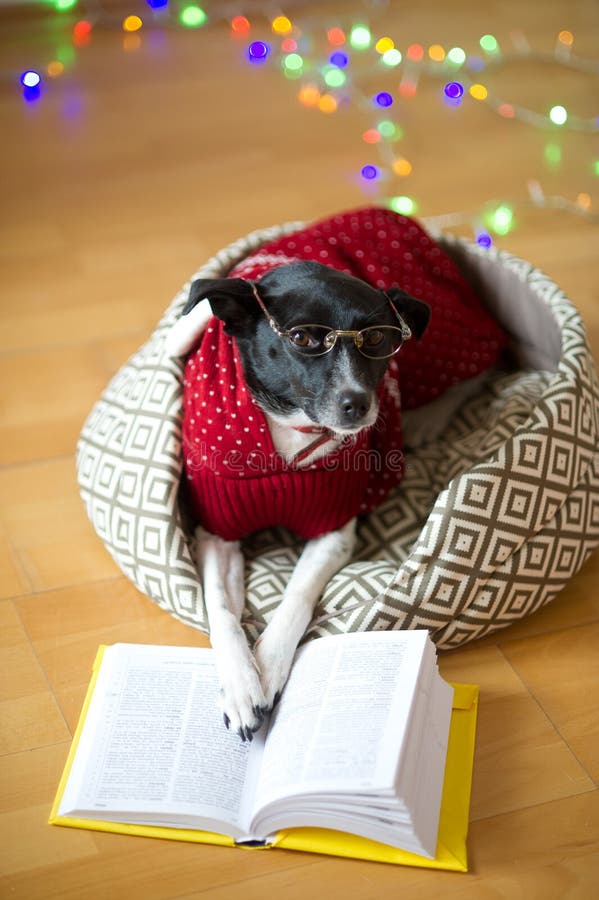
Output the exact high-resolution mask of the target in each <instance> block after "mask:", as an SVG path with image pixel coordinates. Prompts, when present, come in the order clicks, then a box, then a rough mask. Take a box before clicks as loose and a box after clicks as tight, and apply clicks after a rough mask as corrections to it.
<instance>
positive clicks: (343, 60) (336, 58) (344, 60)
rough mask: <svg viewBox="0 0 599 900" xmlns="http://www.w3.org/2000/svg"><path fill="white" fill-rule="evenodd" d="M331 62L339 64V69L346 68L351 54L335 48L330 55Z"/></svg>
mask: <svg viewBox="0 0 599 900" xmlns="http://www.w3.org/2000/svg"><path fill="white" fill-rule="evenodd" d="M329 62H330V64H331V65H332V66H337V68H338V69H345V68H346V67H347V66H348V65H349V56H348V55H347V53H343V51H342V50H335V52H334V53H331V55H330V56H329Z"/></svg>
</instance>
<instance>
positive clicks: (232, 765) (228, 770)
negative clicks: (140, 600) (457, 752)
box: [50, 631, 475, 868]
mask: <svg viewBox="0 0 599 900" xmlns="http://www.w3.org/2000/svg"><path fill="white" fill-rule="evenodd" d="M458 687H461V688H464V686H458ZM462 693H463V691H462ZM452 696H453V689H452V688H451V687H450V686H449V685H448V684H447V683H446V682H445V681H443V679H442V678H441V677H440V675H439V673H438V670H437V665H436V655H435V648H434V645H433V643H432V642H431V640H430V638H429V636H428V632H427V631H407V632H396V631H389V632H374V633H369V632H363V633H359V634H347V635H339V636H332V637H324V638H320V639H319V640H315V641H312V642H310V643H308V644H306V645H305V646H303V647H302V648H300V650H299V651H298V653H297V655H296V659H295V661H294V665H293V668H292V671H291V674H290V676H289V680H288V682H287V684H286V686H285V689H284V691H283V694H282V696H281V699H280V701H279V703H278V705H277V707H276V708H275V710H274V712H273V713H272V714H271V715H270V717H269V719H268V720H267V721H266V722H265V724H264V725H263V727H262V729H261V730H260V731H259V732H258V733H257V734H256V735H255V736H254V740H253V741H252V742H251V743H243V742H242V741H241V740H240V739H239V737H238V735H237V734H233V733H230V732H228V731H227V730H226V729H225V727H224V725H223V721H222V716H221V714H220V712H219V710H218V704H217V697H218V682H217V676H216V669H215V665H214V660H213V653H212V651H211V650H207V649H199V648H191V647H163V646H146V645H142V644H115V645H113V646H111V647H106V648H101V653H100V654H99V658H98V660H97V665H96V671H95V675H94V679H93V681H92V685H91V686H90V691H89V692H88V698H87V700H86V705H85V707H84V710H83V713H82V720H81V722H80V725H79V728H78V732H77V734H76V739H75V741H74V742H73V747H72V750H71V755H70V757H69V760H68V762H67V767H66V769H65V773H64V775H63V780H62V782H61V785H60V788H59V792H58V796H57V798H56V802H55V805H54V809H53V811H52V816H51V819H50V821H51V822H52V823H53V824H64V825H74V826H76V827H92V828H93V827H100V828H101V827H105V828H106V830H116V831H127V832H129V833H131V832H132V831H133V833H141V834H152V833H156V834H157V835H158V836H160V837H171V838H175V839H176V838H179V837H180V838H182V839H187V840H193V839H196V840H205V841H214V842H218V843H233V842H237V843H252V844H255V843H265V844H277V845H279V846H294V841H293V836H294V835H295V836H296V837H297V839H298V841H297V844H296V846H297V847H298V849H314V850H316V851H320V852H333V853H335V852H339V851H338V850H336V849H334V847H333V849H331V848H330V847H328V846H327V845H328V843H330V838H331V834H332V835H333V836H334V835H335V834H336V839H337V841H339V840H342V839H343V837H344V835H345V841H346V843H347V846H355V845H356V842H357V844H358V846H359V845H360V841H362V842H363V843H364V844H365V845H366V850H368V849H370V853H368V852H364V853H360V852H352V851H349V852H348V853H347V855H362V856H366V857H367V858H388V856H389V854H388V853H387V855H385V852H383V853H382V855H377V853H376V852H374V851H373V850H372V848H371V846H370V845H372V847H376V846H377V845H384V847H385V848H387V850H389V851H391V849H392V848H401V850H403V851H407V852H408V853H409V854H417V855H418V857H423V858H424V859H428V860H433V859H434V858H435V855H436V851H437V849H438V848H437V844H438V841H437V837H438V830H439V815H440V808H441V798H442V793H443V783H444V772H445V764H446V756H447V747H448V736H449V729H450V719H451V710H452ZM462 705H464V704H462ZM466 705H470V706H473V705H474V706H475V697H474V698H473V695H472V689H471V691H470V695H469V699H468V702H467V704H466ZM469 733H471V734H472V740H471V741H470V744H471V746H470V748H469V757H468V754H466V758H465V759H464V758H463V756H462V758H461V759H460V760H459V761H458V764H459V765H461V766H462V767H463V768H464V770H465V776H464V778H463V779H462V781H463V784H464V785H465V788H464V790H463V791H462V794H465V798H463V799H465V810H466V822H467V810H468V799H469V789H470V774H471V765H472V745H473V731H472V728H470V729H469ZM463 806H464V804H463V803H462V807H463ZM125 826H126V827H125ZM129 826H133V828H131V827H129ZM461 827H462V830H463V837H464V838H465V826H464V823H463V822H462V823H461ZM171 829H172V831H171ZM290 829H291V831H289V830H290ZM322 829H327V830H328V831H327V832H322V831H321V830H322ZM331 830H332V831H331ZM339 832H342V833H344V834H342V835H339ZM190 834H192V835H196V837H195V838H194V837H190ZM290 835H291V841H289V836H290ZM310 835H312V837H314V836H316V837H317V838H318V836H319V835H320V836H321V837H322V838H323V840H324V844H323V845H320V844H319V841H318V840H316V844H314V842H313V841H312V845H311V846H310V844H311V838H310ZM219 836H222V837H223V840H221V839H220V838H219ZM352 836H358V837H357V838H355V837H352ZM285 837H287V841H285V840H284V838H285ZM282 838H283V839H282ZM306 841H307V843H306ZM373 842H376V844H374V843H373ZM333 844H335V839H334V840H333ZM341 852H342V853H343V851H341ZM373 854H374V855H373ZM343 855H345V854H343ZM391 855H393V854H391ZM450 855H451V854H450ZM393 861H402V860H393ZM415 864H418V862H417V861H416V863H415ZM444 867H448V868H451V867H453V868H464V867H465V861H464V866H444Z"/></svg>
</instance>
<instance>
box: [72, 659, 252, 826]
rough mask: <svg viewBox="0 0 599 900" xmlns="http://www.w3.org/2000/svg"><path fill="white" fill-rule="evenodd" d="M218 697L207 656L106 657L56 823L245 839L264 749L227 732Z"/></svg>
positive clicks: (214, 675)
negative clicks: (158, 827) (165, 827)
mask: <svg viewBox="0 0 599 900" xmlns="http://www.w3.org/2000/svg"><path fill="white" fill-rule="evenodd" d="M217 697H218V681H217V675H216V669H215V667H214V664H213V660H212V651H210V650H204V649H198V648H190V647H189V648H188V647H181V648H174V647H158V646H155V647H148V646H143V645H136V644H116V645H114V646H113V647H109V648H107V649H106V651H105V653H104V658H103V661H102V668H101V670H100V674H99V677H98V681H97V683H96V687H95V691H94V695H93V698H92V702H91V705H90V708H89V711H88V715H87V718H86V722H85V726H84V729H83V732H82V735H81V739H80V742H79V746H78V749H77V755H76V757H75V762H74V764H73V767H72V769H71V773H70V776H69V780H68V783H67V787H66V789H65V792H64V795H63V797H62V801H61V804H60V807H59V810H58V813H59V815H63V816H71V817H72V816H77V817H80V818H81V817H86V816H87V817H89V818H94V819H106V820H110V819H115V817H116V818H117V820H121V821H125V820H126V821H128V822H141V823H146V824H157V823H160V824H171V825H180V826H183V827H191V824H192V823H195V827H203V828H204V829H206V828H208V829H209V830H214V831H221V832H223V826H226V827H225V829H224V833H227V834H231V835H232V836H236V833H238V832H240V833H243V834H245V829H244V828H243V827H242V826H241V824H240V817H242V816H243V813H242V806H243V800H244V791H245V788H246V783H247V782H248V781H250V782H251V780H252V779H253V778H255V772H256V769H257V766H258V764H259V756H260V754H261V742H262V741H261V738H260V737H258V736H257V737H256V739H255V740H254V742H253V743H252V744H247V743H243V742H242V741H240V739H239V737H238V735H236V734H231V733H230V732H228V731H227V730H226V729H225V727H224V724H223V721H222V715H221V713H220V711H219V709H218V705H217ZM250 793H251V794H253V791H252V790H250ZM198 817H203V818H204V819H206V822H205V823H204V824H203V825H202V824H198V822H197V819H198ZM218 823H221V824H220V827H216V824H218Z"/></svg>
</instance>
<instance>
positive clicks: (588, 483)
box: [77, 223, 599, 648]
mask: <svg viewBox="0 0 599 900" xmlns="http://www.w3.org/2000/svg"><path fill="white" fill-rule="evenodd" d="M300 227H303V225H302V224H301V223H290V224H288V225H283V226H277V227H275V228H271V229H263V230H260V231H256V232H253V233H252V234H249V235H248V236H246V237H245V238H243V239H241V240H239V241H237V242H235V243H233V244H231V245H230V246H228V247H226V248H224V249H223V250H221V251H220V252H219V253H217V254H216V256H215V257H214V258H213V259H211V260H209V261H208V262H207V263H206V264H205V265H204V266H203V267H202V268H201V269H199V270H198V272H196V273H195V275H194V278H214V277H222V276H224V275H226V274H227V273H228V272H229V271H230V270H231V269H232V268H233V267H234V266H235V265H236V264H237V263H238V262H239V261H240V260H242V259H243V258H244V257H246V256H247V255H249V254H250V253H252V252H253V251H255V250H256V249H257V248H259V247H260V246H262V245H263V244H265V243H267V242H269V241H272V240H273V239H275V238H277V237H280V236H283V235H285V234H290V233H292V232H294V231H296V230H298V229H299V228H300ZM437 239H438V240H439V242H440V244H441V245H442V247H443V248H444V249H445V251H446V252H447V253H449V254H450V255H451V256H452V257H453V259H454V261H455V262H456V263H457V264H458V266H459V267H460V268H461V269H462V271H463V272H464V273H465V274H466V276H467V278H468V279H469V280H470V282H471V283H472V284H473V286H474V288H475V289H476V290H477V291H478V293H479V296H481V297H482V299H483V300H484V302H485V303H486V305H487V307H488V309H489V310H490V311H491V312H492V313H493V315H494V316H495V317H496V318H497V320H498V321H499V322H500V324H501V325H502V326H503V327H504V328H505V329H506V330H507V331H508V332H509V333H510V335H511V336H512V340H513V347H512V349H513V354H514V359H515V361H516V368H515V369H513V370H510V371H507V370H506V371H505V372H500V373H497V374H496V375H494V376H493V379H492V380H491V381H490V382H489V383H488V384H487V385H486V387H485V389H484V390H483V391H482V392H481V394H480V395H478V396H477V397H475V398H474V399H473V400H471V401H470V402H469V403H468V404H467V405H466V406H465V407H464V408H463V410H462V411H461V412H460V414H459V415H458V416H456V418H455V420H454V421H453V422H452V423H451V425H450V427H449V429H448V430H447V431H446V432H445V433H444V435H443V436H442V439H441V440H439V441H437V442H436V443H433V444H430V445H428V446H426V447H425V448H421V449H419V450H418V451H416V452H414V453H411V454H410V453H408V454H407V455H406V469H405V471H406V474H405V477H404V479H403V481H402V483H401V485H400V487H399V488H398V489H397V490H396V491H394V492H393V493H392V494H391V495H390V496H389V497H388V498H387V499H386V501H385V502H384V503H383V504H382V505H381V506H380V507H378V508H377V509H376V511H375V512H374V513H371V514H370V515H369V516H368V517H367V518H366V519H364V520H363V521H362V522H361V524H360V527H359V542H358V547H357V552H356V555H355V558H354V561H352V563H350V564H349V565H347V566H345V567H344V568H343V569H342V570H341V571H340V572H338V573H337V574H336V575H335V576H334V577H333V579H332V580H331V581H330V582H329V584H328V586H327V588H326V590H325V593H324V595H323V597H322V598H321V601H320V603H319V604H318V607H317V609H316V614H315V618H314V620H313V623H312V625H311V626H310V629H309V631H308V635H309V636H311V637H315V636H318V635H321V634H325V633H338V632H346V631H358V630H374V629H400V628H427V629H429V631H430V632H431V635H432V637H433V639H434V641H435V642H436V644H437V646H438V647H440V648H450V647H456V646H458V645H460V644H462V643H465V642H466V641H470V640H473V639H474V638H478V637H481V636H482V635H485V634H488V633H490V632H492V631H494V630H496V629H499V628H504V627H506V626H507V625H509V624H510V623H511V622H513V621H515V620H517V619H521V618H523V617H524V616H526V615H529V614H530V613H532V612H535V611H536V610H537V609H539V608H540V607H542V606H544V605H545V604H546V603H548V602H549V601H551V600H552V599H553V598H554V597H555V596H556V595H557V594H558V593H559V591H560V590H561V589H562V588H563V587H564V585H565V584H566V583H567V582H568V580H569V579H570V578H571V577H572V576H573V575H574V574H575V573H576V572H577V571H578V570H579V568H580V567H581V566H582V564H583V562H584V561H585V559H586V558H587V557H588V555H589V554H590V553H591V552H592V550H593V549H594V548H595V547H596V546H597V545H598V544H599V385H598V381H597V374H596V371H595V366H594V364H593V360H592V357H591V354H590V351H589V347H588V344H587V341H586V336H585V331H584V326H583V323H582V321H581V319H580V316H579V314H578V313H577V311H576V309H575V308H574V307H573V305H572V304H571V302H570V301H569V300H568V298H567V297H565V295H564V294H563V292H562V291H561V290H560V289H559V288H558V287H557V286H556V285H555V284H554V283H553V282H552V281H551V280H550V279H549V278H547V277H546V276H545V275H544V274H543V273H542V272H539V271H538V270H536V269H534V268H533V267H532V266H531V265H530V264H529V263H527V262H525V261H523V260H520V259H517V258H514V257H512V256H510V255H508V254H507V253H504V252H498V251H497V250H495V249H490V250H486V249H482V248H480V247H478V246H477V245H475V244H472V243H470V242H467V241H465V240H462V239H456V238H452V237H449V236H437ZM189 286H190V284H189V283H187V284H186V285H184V287H183V288H182V290H181V291H180V292H179V294H178V295H177V296H176V297H175V299H174V300H173V302H172V303H171V304H170V306H169V307H168V308H167V310H166V312H165V314H164V316H163V317H162V319H161V320H160V322H159V324H158V326H157V328H156V330H155V331H154V333H153V334H152V336H151V337H150V339H149V340H148V341H147V342H146V343H145V344H144V345H143V346H142V347H141V348H140V349H139V351H138V352H137V353H135V354H134V355H133V356H132V358H131V359H130V360H129V361H128V362H127V363H126V364H125V365H124V366H123V367H122V368H121V369H120V371H119V372H117V374H116V375H115V376H114V378H113V379H112V381H111V382H110V384H109V385H108V387H107V388H106V390H105V391H104V392H103V394H102V396H101V397H100V399H99V400H98V401H97V403H96V404H95V406H94V407H93V409H92V411H91V413H90V415H89V416H88V419H87V421H86V422H85V425H84V427H83V430H82V433H81V436H80V440H79V444H78V452H77V472H78V480H79V486H80V489H81V494H82V497H83V499H84V502H85V504H86V507H87V511H88V514H89V516H90V518H91V521H92V523H93V525H94V527H95V529H96V531H97V533H98V535H99V536H100V538H101V539H102V540H103V542H104V544H105V545H106V547H107V548H108V550H109V551H110V553H111V554H112V556H113V558H114V559H115V561H116V562H117V564H118V565H119V566H120V568H121V569H122V571H123V572H124V573H125V574H126V575H127V576H128V577H129V578H130V579H131V581H132V582H133V583H134V584H135V585H136V586H137V588H138V589H139V590H140V591H142V592H143V593H145V594H147V595H148V596H149V597H150V598H151V599H152V600H153V601H155V602H156V603H157V604H158V605H159V606H160V607H161V608H163V609H165V610H166V611H168V612H169V613H171V614H172V615H174V616H175V617H176V618H177V619H179V620H181V621H182V622H184V623H186V624H188V625H191V626H193V627H195V628H198V629H200V630H202V631H208V622H207V618H206V612H205V608H204V604H203V598H202V591H201V587H200V585H199V582H198V578H197V575H196V571H195V566H194V564H193V561H192V555H191V542H192V540H193V538H192V534H191V528H190V523H189V522H188V521H187V518H186V512H185V509H184V506H183V504H182V503H181V502H180V499H179V482H180V478H181V470H182V456H181V416H182V376H183V368H184V360H181V359H172V358H169V357H168V356H166V355H165V353H164V342H165V338H166V335H167V334H168V332H169V330H170V328H171V327H172V325H173V324H174V322H175V321H176V320H177V319H178V317H179V315H180V313H181V310H182V308H183V306H184V304H185V301H186V299H187V295H188V292H189ZM302 546H303V545H302V542H301V541H299V540H298V539H297V538H295V537H294V536H293V535H292V534H290V533H289V532H287V531H285V530H284V529H271V530H269V531H264V532H259V533H256V534H255V535H252V536H251V537H250V538H248V539H246V540H245V541H244V552H245V557H246V561H247V563H246V588H247V606H246V614H245V617H244V624H245V626H246V629H247V631H248V634H249V636H250V637H251V638H255V637H257V635H258V634H259V633H260V632H261V631H262V630H263V628H264V625H265V623H266V622H267V621H268V619H269V617H270V615H271V613H272V611H273V609H274V607H275V606H276V604H277V602H278V599H279V598H280V596H281V593H282V591H283V589H284V586H285V584H286V582H287V579H288V578H289V575H290V573H291V571H292V569H293V566H294V564H295V561H296V560H297V557H298V555H299V553H300V551H301V548H302Z"/></svg>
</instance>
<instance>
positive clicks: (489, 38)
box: [479, 34, 499, 53]
mask: <svg viewBox="0 0 599 900" xmlns="http://www.w3.org/2000/svg"><path fill="white" fill-rule="evenodd" d="M479 44H480V46H481V48H482V49H483V50H484V51H485V53H498V52H499V44H498V42H497V38H496V37H494V36H493V35H492V34H483V36H482V37H481V39H480V41H479Z"/></svg>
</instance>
